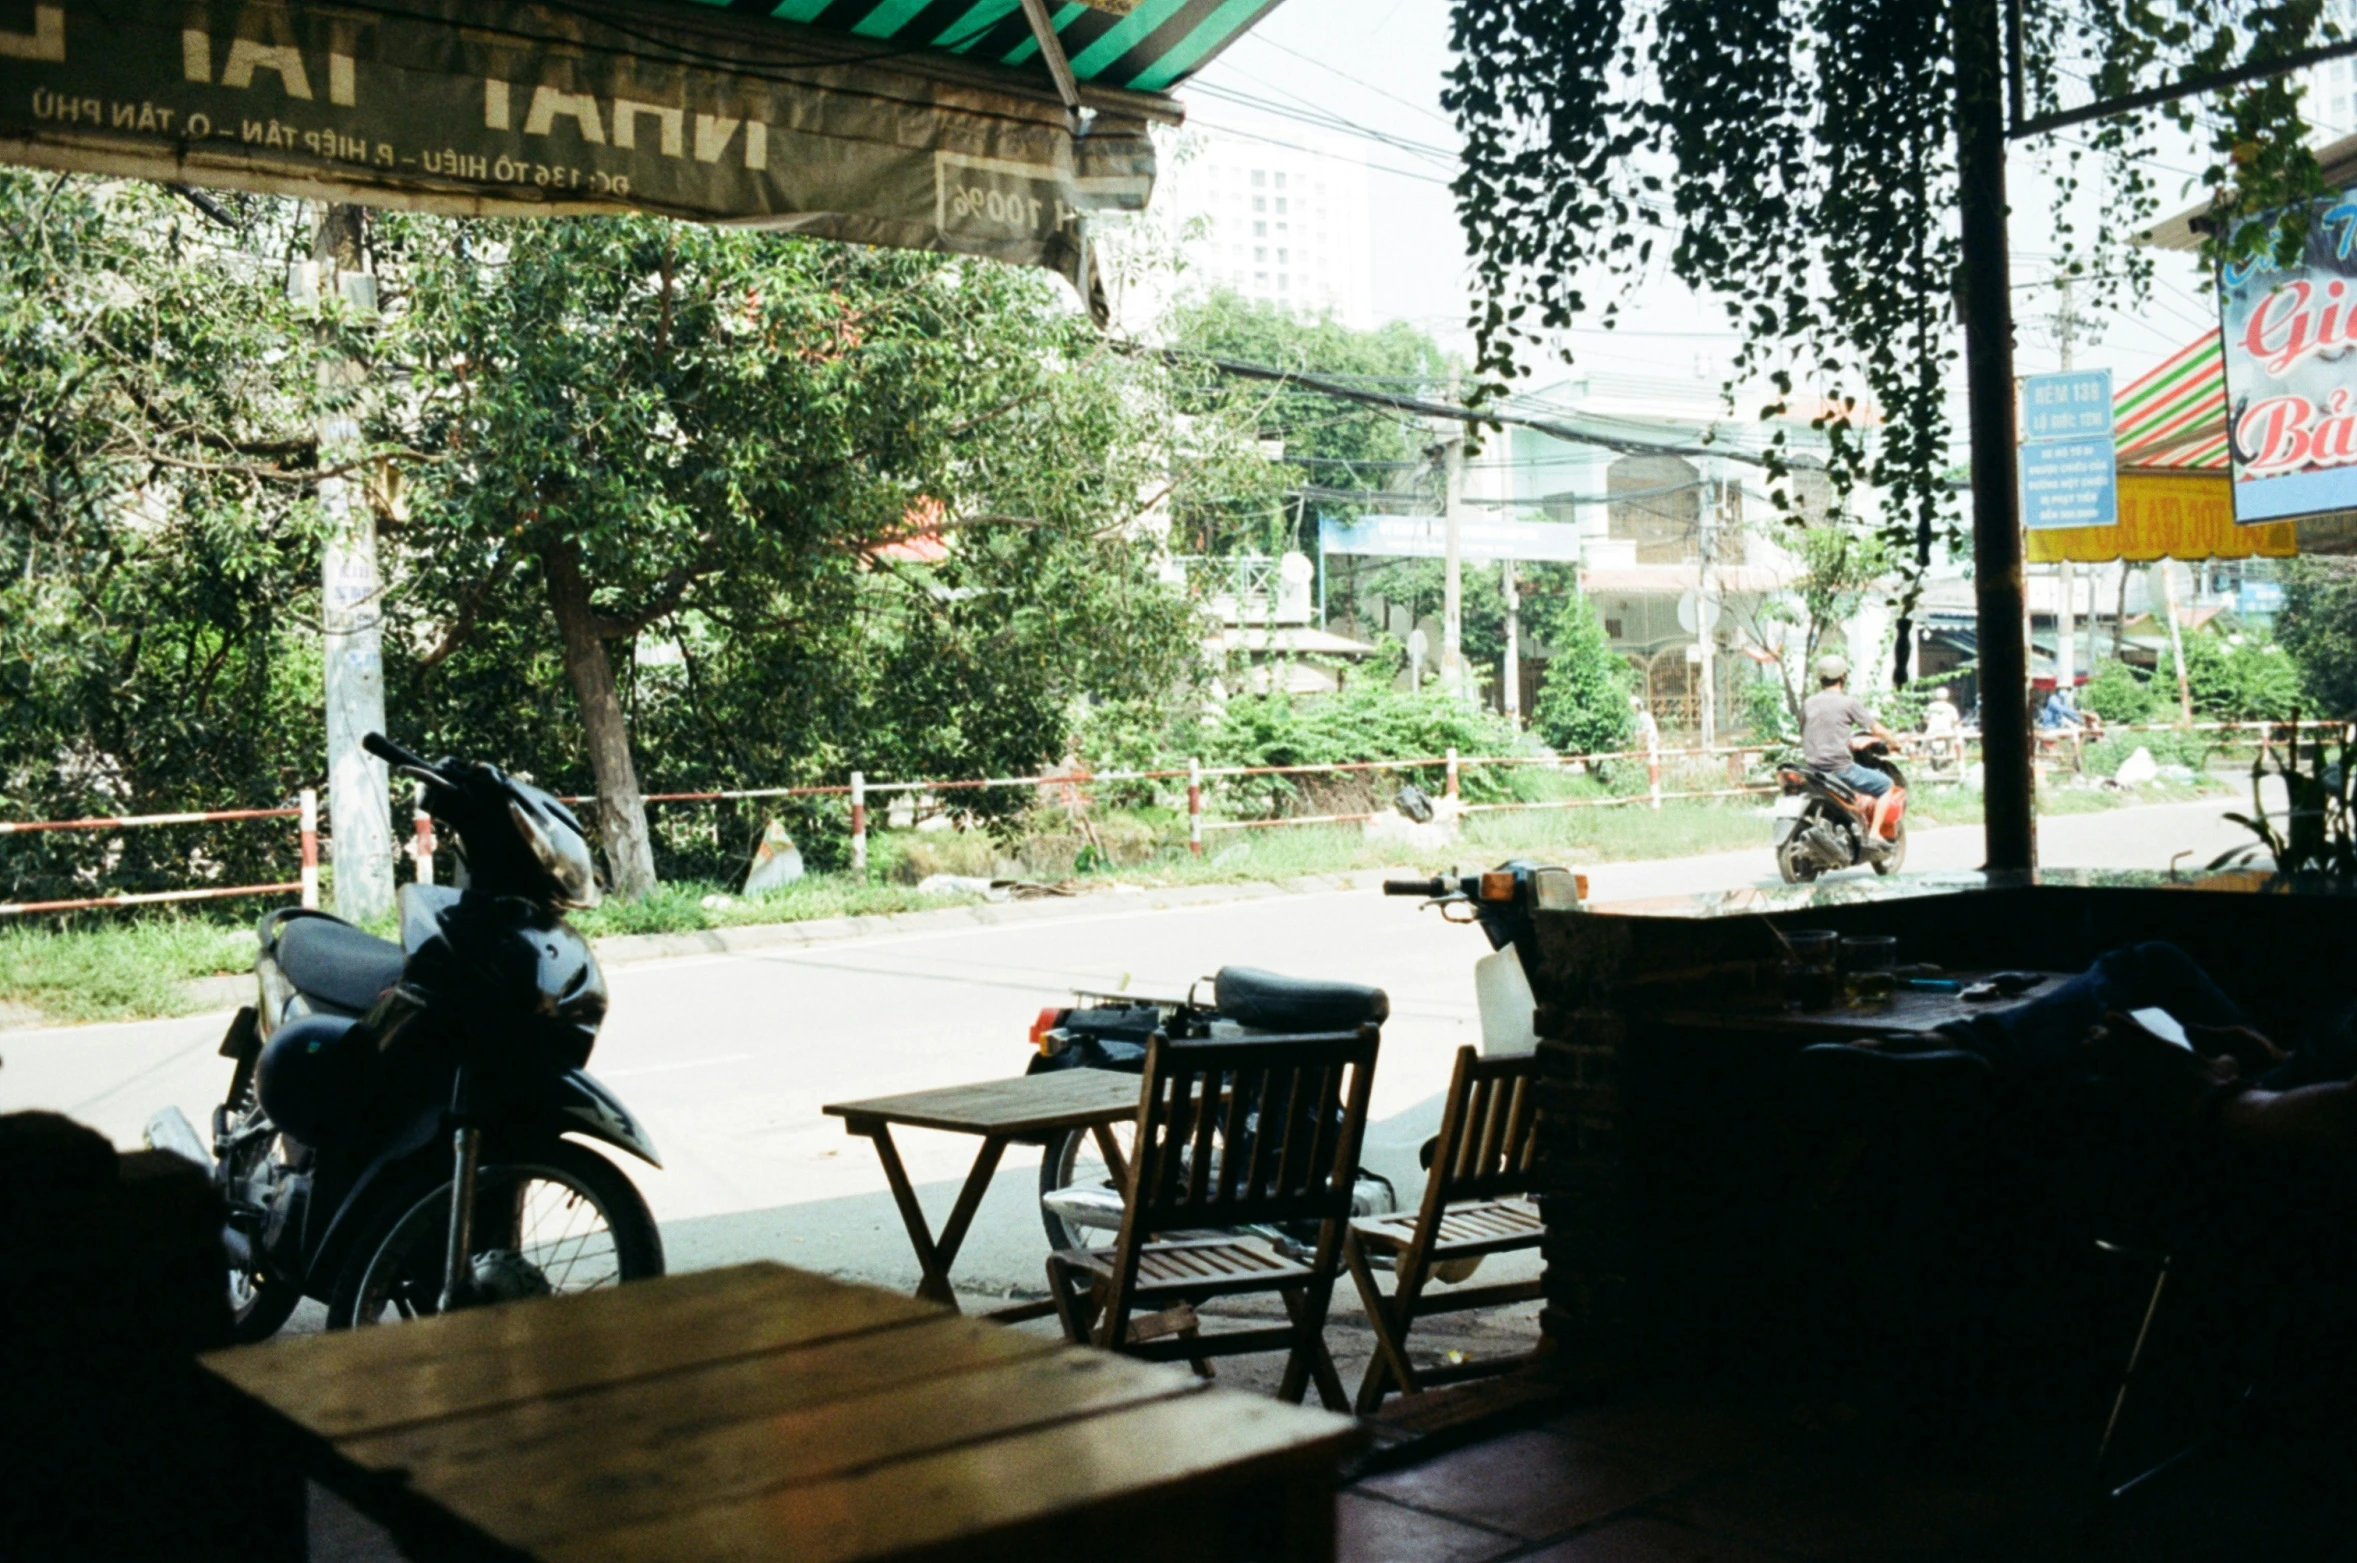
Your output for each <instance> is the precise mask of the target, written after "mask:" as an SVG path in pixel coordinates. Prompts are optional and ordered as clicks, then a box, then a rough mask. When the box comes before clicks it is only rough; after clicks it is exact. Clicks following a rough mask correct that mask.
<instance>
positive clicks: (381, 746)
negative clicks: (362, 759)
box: [360, 733, 450, 786]
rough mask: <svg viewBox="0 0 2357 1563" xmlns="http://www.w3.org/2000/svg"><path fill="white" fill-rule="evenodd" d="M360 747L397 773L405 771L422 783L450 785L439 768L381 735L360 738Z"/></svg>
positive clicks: (372, 734)
mask: <svg viewBox="0 0 2357 1563" xmlns="http://www.w3.org/2000/svg"><path fill="white" fill-rule="evenodd" d="M360 747H361V748H363V749H366V750H367V751H368V752H369V753H370V754H373V755H375V756H376V757H377V758H378V759H380V760H382V761H384V762H385V763H386V764H387V765H390V766H391V767H393V769H395V770H397V771H405V772H407V773H409V774H410V775H412V776H416V777H418V778H419V779H421V780H424V781H429V782H439V783H441V784H442V785H444V786H448V785H450V778H449V777H447V776H445V775H444V774H443V773H442V768H441V767H440V766H438V765H436V764H434V763H433V762H432V761H430V760H428V759H426V758H425V756H423V755H419V754H412V753H411V752H410V751H409V750H407V749H404V748H402V747H401V746H400V745H399V744H397V743H395V742H393V740H392V739H390V738H387V737H386V736H385V735H384V734H382V733H370V734H369V735H368V736H366V737H365V738H362V739H361V740H360Z"/></svg>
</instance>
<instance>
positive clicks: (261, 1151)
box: [221, 1070, 303, 1346]
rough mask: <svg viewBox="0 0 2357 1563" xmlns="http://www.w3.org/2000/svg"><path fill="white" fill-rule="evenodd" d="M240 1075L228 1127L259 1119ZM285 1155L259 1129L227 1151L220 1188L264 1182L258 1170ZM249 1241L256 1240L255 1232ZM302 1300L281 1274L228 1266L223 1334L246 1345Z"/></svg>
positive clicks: (272, 1330) (267, 1333) (248, 1081)
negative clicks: (226, 1329)
mask: <svg viewBox="0 0 2357 1563" xmlns="http://www.w3.org/2000/svg"><path fill="white" fill-rule="evenodd" d="M242 1073H243V1075H244V1076H245V1078H243V1079H242V1081H241V1083H240V1084H239V1085H238V1086H237V1088H236V1089H237V1099H236V1100H235V1101H233V1102H231V1103H230V1104H229V1120H230V1124H231V1127H232V1128H233V1129H244V1128H247V1127H249V1126H258V1125H259V1124H260V1123H261V1122H262V1121H263V1118H262V1105H261V1103H260V1102H259V1101H258V1100H256V1098H255V1095H254V1084H253V1080H252V1078H251V1073H252V1072H251V1071H250V1070H249V1071H243V1072H242ZM284 1155H285V1146H284V1142H283V1141H282V1140H281V1139H280V1137H279V1136H278V1135H275V1134H269V1135H261V1136H257V1137H254V1138H252V1139H249V1140H247V1141H246V1142H245V1143H244V1144H242V1145H240V1146H239V1147H238V1149H236V1150H235V1151H233V1152H232V1153H231V1154H230V1157H229V1164H228V1165H227V1166H226V1167H224V1168H223V1169H222V1173H221V1177H222V1187H223V1188H224V1189H225V1190H243V1189H246V1188H249V1187H253V1186H256V1185H265V1186H267V1185H269V1184H272V1183H274V1182H275V1179H269V1178H265V1177H263V1176H262V1174H263V1171H264V1169H265V1168H267V1167H268V1166H269V1165H270V1163H271V1162H273V1161H276V1160H280V1159H282V1158H283V1157H284ZM254 1243H255V1246H256V1247H257V1248H258V1247H260V1246H261V1240H260V1238H259V1237H258V1236H257V1237H256V1238H255V1239H254ZM302 1301H303V1288H302V1287H301V1286H300V1285H298V1284H296V1283H295V1282H293V1281H287V1280H281V1279H280V1278H279V1277H277V1276H275V1275H272V1274H271V1273H270V1272H269V1271H268V1270H266V1269H257V1270H243V1269H237V1268H234V1267H233V1268H232V1269H231V1270H230V1272H229V1338H230V1339H231V1340H233V1341H235V1342H236V1343H237V1344H238V1345H240V1346H251V1345H254V1344H255V1343H256V1342H259V1341H266V1340H268V1339H269V1338H270V1337H271V1336H273V1335H276V1334H277V1333H278V1332H279V1330H280V1329H281V1328H283V1327H284V1326H285V1324H286V1321H287V1320H288V1319H290V1318H292V1317H294V1312H295V1309H296V1308H297V1307H299V1306H300V1305H301V1304H302Z"/></svg>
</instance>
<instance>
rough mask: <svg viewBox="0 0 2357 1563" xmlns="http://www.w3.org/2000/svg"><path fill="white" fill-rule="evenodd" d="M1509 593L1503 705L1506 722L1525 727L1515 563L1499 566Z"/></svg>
mask: <svg viewBox="0 0 2357 1563" xmlns="http://www.w3.org/2000/svg"><path fill="white" fill-rule="evenodd" d="M1499 579H1500V581H1501V583H1502V584H1503V585H1504V587H1505V590H1506V662H1505V666H1504V667H1503V668H1501V669H1499V672H1498V679H1499V684H1498V696H1499V706H1500V709H1502V710H1503V711H1504V712H1505V713H1506V720H1507V721H1509V722H1512V723H1513V724H1514V725H1515V726H1516V727H1520V726H1521V725H1522V588H1521V587H1520V586H1519V585H1517V584H1516V582H1515V580H1514V561H1513V560H1511V559H1508V560H1506V561H1505V562H1504V564H1502V565H1501V566H1500V567H1499Z"/></svg>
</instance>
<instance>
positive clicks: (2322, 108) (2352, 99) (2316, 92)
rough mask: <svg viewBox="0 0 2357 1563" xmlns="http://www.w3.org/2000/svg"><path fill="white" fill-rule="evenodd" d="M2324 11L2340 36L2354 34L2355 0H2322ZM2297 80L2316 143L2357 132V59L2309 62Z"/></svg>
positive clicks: (2356, 24) (2356, 25)
mask: <svg viewBox="0 0 2357 1563" xmlns="http://www.w3.org/2000/svg"><path fill="white" fill-rule="evenodd" d="M2324 14H2325V18H2326V20H2328V21H2333V22H2338V23H2339V24H2340V28H2341V36H2342V37H2344V38H2347V37H2357V0H2325V4H2324ZM2299 80H2300V83H2301V85H2302V86H2305V87H2306V88H2307V89H2308V96H2307V97H2306V98H2305V99H2304V100H2303V102H2304V104H2305V106H2306V109H2307V113H2308V123H2309V124H2311V125H2314V126H2315V127H2316V139H2317V140H2318V141H2319V142H2329V141H2339V140H2341V139H2342V138H2343V137H2345V136H2353V135H2357V59H2340V60H2327V61H2325V62H2324V63H2323V64H2322V65H2311V66H2310V67H2308V69H2306V70H2304V71H2302V72H2300V74H2299Z"/></svg>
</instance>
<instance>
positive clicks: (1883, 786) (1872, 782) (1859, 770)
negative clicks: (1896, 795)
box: [1824, 765, 1891, 798]
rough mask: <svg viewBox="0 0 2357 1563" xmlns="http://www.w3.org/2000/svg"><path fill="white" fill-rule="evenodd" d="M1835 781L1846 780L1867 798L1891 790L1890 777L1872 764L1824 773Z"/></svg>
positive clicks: (1875, 796)
mask: <svg viewBox="0 0 2357 1563" xmlns="http://www.w3.org/2000/svg"><path fill="white" fill-rule="evenodd" d="M1824 774H1825V775H1827V776H1830V777H1832V778H1833V779H1834V780H1835V781H1837V782H1846V783H1848V784H1849V785H1850V786H1852V787H1855V788H1856V789H1857V790H1858V791H1860V792H1862V793H1864V794H1865V795H1866V796H1867V797H1869V798H1879V797H1881V796H1882V795H1883V794H1884V793H1886V792H1888V791H1890V790H1891V779H1890V777H1888V776H1887V775H1885V774H1883V773H1882V772H1881V771H1878V770H1875V769H1874V768H1873V767H1872V766H1867V765H1853V766H1851V767H1850V768H1849V769H1848V770H1846V771H1827V772H1825V773H1824Z"/></svg>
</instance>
